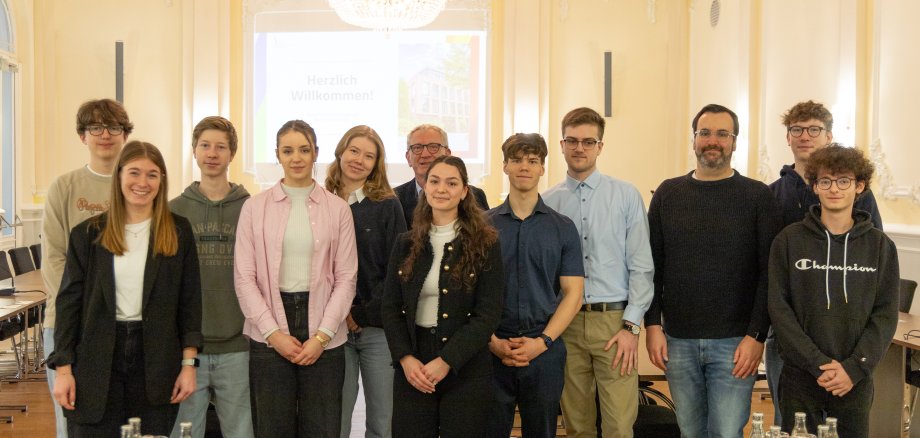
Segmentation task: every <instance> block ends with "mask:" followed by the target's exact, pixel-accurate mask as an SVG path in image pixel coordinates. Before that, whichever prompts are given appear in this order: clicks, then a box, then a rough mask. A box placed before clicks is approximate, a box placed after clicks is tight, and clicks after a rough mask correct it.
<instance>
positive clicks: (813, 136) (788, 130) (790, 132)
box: [786, 125, 827, 138]
mask: <svg viewBox="0 0 920 438" xmlns="http://www.w3.org/2000/svg"><path fill="white" fill-rule="evenodd" d="M793 129H801V130H802V132H799V135H795V133H793V132H792V130H793ZM812 129H817V130H818V133H817V134H815V135H811V130H812ZM826 130H827V128H825V127H823V126H818V125H811V126H808V127H805V126H790V127H788V128H786V132H787V133H789V135H791V136H793V137H795V138H799V137H801V136H802V135H803V134H805V132H808V136H809V137H811V138H817V137H818V136H819V135H821V133H822V132H824V131H826Z"/></svg>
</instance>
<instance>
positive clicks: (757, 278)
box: [645, 172, 782, 339]
mask: <svg viewBox="0 0 920 438" xmlns="http://www.w3.org/2000/svg"><path fill="white" fill-rule="evenodd" d="M691 175H692V173H691V174H687V175H684V176H681V177H677V178H672V179H669V180H666V181H664V182H663V183H661V185H660V186H659V187H658V189H657V190H656V191H655V195H654V196H653V197H652V202H651V205H650V206H649V210H648V216H649V231H650V239H651V244H652V258H653V259H654V260H655V298H654V299H653V300H652V305H651V307H650V308H649V310H648V312H647V313H646V314H645V324H646V325H647V326H650V325H660V324H661V323H662V319H663V320H664V328H665V331H666V332H667V333H668V335H670V336H674V337H677V338H685V339H721V338H729V337H737V336H744V335H748V336H751V337H754V338H764V337H765V336H766V333H767V329H768V328H769V326H770V320H769V317H768V315H767V259H768V257H769V253H770V244H771V242H772V241H773V237H774V236H776V233H777V232H778V231H779V229H780V226H781V220H782V219H781V217H780V213H779V208H778V207H777V205H776V201H775V199H774V198H773V194H772V193H770V189H768V188H767V186H766V185H764V184H763V183H761V182H759V181H755V180H753V179H750V178H747V177H744V176H742V175H741V174H739V173H737V172H735V174H734V175H733V176H732V177H729V178H725V179H722V180H718V181H699V180H696V179H694V178H693V177H692V176H691ZM662 315H663V317H662Z"/></svg>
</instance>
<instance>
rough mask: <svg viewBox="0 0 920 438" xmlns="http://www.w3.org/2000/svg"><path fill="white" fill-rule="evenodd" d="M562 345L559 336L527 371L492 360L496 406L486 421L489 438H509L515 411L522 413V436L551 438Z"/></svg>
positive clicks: (562, 376)
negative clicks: (516, 408)
mask: <svg viewBox="0 0 920 438" xmlns="http://www.w3.org/2000/svg"><path fill="white" fill-rule="evenodd" d="M565 357H566V349H565V342H564V341H563V340H562V337H561V336H560V337H559V338H558V339H556V342H553V345H552V346H551V347H550V348H549V349H548V350H546V351H544V352H543V354H541V355H539V356H537V357H536V358H534V360H532V361H530V365H528V366H526V367H520V368H517V367H509V366H507V365H505V364H503V363H502V361H501V359H499V358H498V356H495V355H493V356H492V371H493V372H494V373H495V374H493V376H492V382H493V383H494V385H495V386H494V391H495V402H494V408H493V409H492V412H491V414H490V415H489V416H488V418H487V419H486V422H487V423H488V424H489V430H488V434H487V435H486V436H488V437H490V438H502V437H508V436H510V435H511V428H512V426H513V425H514V407H515V405H517V406H518V407H519V409H520V411H521V433H522V434H523V435H524V436H526V437H528V438H530V437H543V438H554V437H555V436H556V420H557V417H558V415H559V400H560V399H561V398H562V386H563V384H564V383H565Z"/></svg>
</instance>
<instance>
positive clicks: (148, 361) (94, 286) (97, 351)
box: [48, 214, 202, 423]
mask: <svg viewBox="0 0 920 438" xmlns="http://www.w3.org/2000/svg"><path fill="white" fill-rule="evenodd" d="M107 218H108V215H107V214H103V215H100V216H97V217H95V218H90V219H88V220H86V221H84V222H82V223H80V224H79V225H77V226H76V227H74V229H73V230H72V231H71V232H70V244H69V245H68V248H67V264H66V265H65V268H64V278H63V280H62V282H61V290H60V292H59V293H58V296H57V301H56V303H57V308H58V312H57V320H56V321H55V330H54V352H53V353H51V356H49V359H48V364H49V366H50V367H51V368H56V367H57V366H60V365H71V366H72V370H73V375H74V379H75V381H76V385H77V390H76V393H77V394H76V395H77V399H76V409H75V410H73V411H65V413H66V414H67V417H68V418H69V419H71V420H72V421H76V422H79V423H96V422H99V421H100V420H101V419H102V416H103V414H104V412H105V406H106V399H107V395H108V392H109V381H110V378H111V374H112V373H111V370H112V360H113V358H112V356H113V354H114V350H115V273H114V259H113V257H114V256H113V255H112V253H111V252H109V251H108V250H107V249H105V248H104V247H103V246H102V245H101V244H99V243H98V242H97V238H98V237H99V235H100V234H101V233H102V229H103V228H104V226H105V221H106V219H107ZM173 219H174V220H175V222H176V231H177V233H178V240H179V248H178V251H177V252H176V255H174V256H171V257H163V256H156V257H154V256H153V247H154V244H153V236H152V233H151V241H150V247H149V250H148V254H147V264H146V266H145V268H144V297H143V307H142V309H143V310H142V315H143V323H144V331H143V333H144V334H143V337H144V372H145V374H146V386H147V398H148V401H149V402H150V403H151V404H155V405H159V404H166V403H169V399H170V397H171V396H172V389H173V385H174V384H175V381H176V377H178V375H179V371H180V369H181V364H180V361H181V360H182V349H183V348H186V347H196V348H199V349H200V348H201V342H202V336H201V286H200V282H201V279H200V277H199V267H198V254H197V252H196V249H195V237H194V235H193V234H192V228H191V225H189V222H188V220H186V219H185V218H184V217H181V216H176V215H173Z"/></svg>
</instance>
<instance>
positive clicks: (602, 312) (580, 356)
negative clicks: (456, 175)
mask: <svg viewBox="0 0 920 438" xmlns="http://www.w3.org/2000/svg"><path fill="white" fill-rule="evenodd" d="M604 125H605V121H604V118H603V117H601V115H600V114H598V113H597V111H594V110H592V109H590V108H577V109H574V110H572V111H570V112H569V113H568V114H566V115H565V117H563V119H562V137H563V139H562V140H561V141H560V142H559V146H560V149H561V150H562V155H563V157H564V158H565V162H566V165H567V166H568V171H567V174H566V178H565V181H563V182H561V183H559V184H558V185H556V186H555V187H553V188H551V189H549V190H547V191H546V193H544V194H543V200H544V202H546V205H547V206H549V207H550V208H552V209H554V210H556V211H558V212H559V213H562V214H564V215H566V216H568V218H569V219H571V220H572V221H573V222H574V223H575V228H576V229H577V230H578V237H579V240H580V241H581V245H582V253H583V262H584V270H585V281H584V296H583V297H582V298H583V305H582V306H581V308H580V310H579V312H578V313H577V314H575V317H574V319H573V320H572V323H571V324H569V326H568V327H567V328H566V329H565V331H564V332H563V333H562V339H563V341H564V342H565V346H566V350H567V352H568V357H567V358H566V363H565V386H564V387H563V390H562V414H563V416H564V417H565V426H566V433H567V436H570V437H576V438H579V437H593V436H596V433H597V427H596V424H597V417H598V415H600V419H601V421H600V423H601V428H602V430H603V433H604V436H615V437H631V436H632V430H633V423H635V421H636V416H637V415H638V409H639V406H638V395H637V394H638V391H639V372H638V369H637V368H638V345H639V323H641V322H642V321H641V320H642V315H643V314H644V313H645V311H646V310H647V309H648V307H649V304H650V303H651V301H652V294H653V290H652V273H653V269H654V266H653V263H652V254H651V251H650V249H649V229H648V218H647V217H646V214H645V204H644V203H643V201H642V196H641V195H640V194H639V191H638V190H637V189H636V187H635V186H633V185H632V184H630V183H628V182H625V181H621V180H618V179H616V178H612V177H610V176H607V175H604V174H602V173H601V172H600V171H598V169H597V157H598V156H599V155H600V153H601V151H602V150H603V148H604V142H603V138H604ZM595 396H597V398H598V399H599V406H600V413H598V411H597V405H595Z"/></svg>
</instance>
